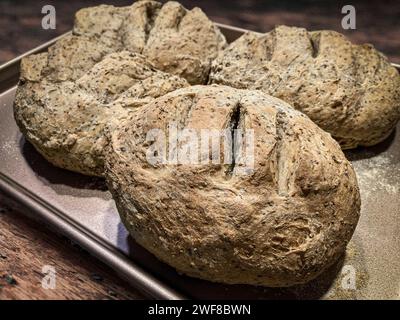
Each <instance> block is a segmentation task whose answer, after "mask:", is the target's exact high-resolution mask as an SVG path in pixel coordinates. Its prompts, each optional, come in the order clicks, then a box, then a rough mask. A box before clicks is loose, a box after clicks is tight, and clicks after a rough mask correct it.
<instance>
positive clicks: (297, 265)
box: [105, 85, 360, 286]
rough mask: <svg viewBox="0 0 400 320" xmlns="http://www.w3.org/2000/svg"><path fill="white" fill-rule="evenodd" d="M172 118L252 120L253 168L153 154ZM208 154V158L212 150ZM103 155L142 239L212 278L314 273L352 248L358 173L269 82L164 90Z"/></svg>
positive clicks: (286, 279)
mask: <svg viewBox="0 0 400 320" xmlns="http://www.w3.org/2000/svg"><path fill="white" fill-rule="evenodd" d="M171 122H174V123H177V125H178V127H179V128H180V129H182V128H191V129H194V130H199V129H216V130H223V129H228V130H234V128H239V129H242V130H244V131H246V130H250V129H252V130H254V146H255V147H254V170H253V171H250V172H248V174H243V173H242V174H237V172H240V170H239V169H240V168H239V167H238V166H239V164H235V165H233V166H232V165H224V164H215V163H208V164H197V165H196V164H193V165H188V164H185V165H173V164H166V163H154V162H153V163H152V162H148V161H147V154H148V152H149V148H150V147H151V145H152V142H149V141H148V140H147V138H146V137H147V134H148V132H149V131H150V130H151V129H161V130H167V127H168V125H169V124H170V123H171ZM166 132H167V131H166ZM167 139H169V138H167ZM167 141H169V140H167ZM153 143H155V141H153ZM221 149H223V148H221ZM153 151H154V150H153ZM153 151H152V152H153ZM167 153H168V150H167ZM199 154H200V157H201V158H200V159H208V158H209V150H208V149H204V148H202V149H201V151H199ZM221 157H222V155H221ZM105 163H106V164H105V168H106V179H107V183H108V186H109V189H110V190H111V192H112V194H113V196H114V199H115V200H116V203H117V207H118V210H119V212H120V215H121V218H122V221H123V223H124V224H125V226H126V227H127V229H128V230H129V231H130V233H131V235H132V236H133V237H134V238H135V240H136V241H137V242H138V243H139V244H141V245H142V246H143V247H145V248H146V249H147V250H149V251H150V252H152V253H153V254H154V255H155V256H157V257H158V258H159V259H160V260H162V261H164V262H166V263H168V264H169V265H171V266H173V267H175V268H176V269H177V270H178V271H179V272H182V273H185V274H187V275H190V276H193V277H198V278H202V279H206V280H210V281H216V282H224V283H230V284H234V283H245V284H254V285H264V286H290V285H294V284H299V283H305V282H307V281H309V280H311V279H313V278H315V277H316V276H317V275H319V274H320V273H321V272H323V271H324V270H325V269H326V268H328V267H329V266H330V265H331V264H332V263H334V262H335V261H336V260H337V259H338V258H339V257H340V255H342V254H343V253H344V250H345V247H346V244H347V243H348V241H349V239H350V238H351V236H352V233H353V231H354V229H355V226H356V224H357V221H358V217H359V212H360V195H359V189H358V185H357V180H356V176H355V173H354V171H353V168H352V166H351V164H350V163H349V162H348V161H347V160H346V158H345V156H344V154H343V152H342V151H341V149H340V146H339V144H338V143H337V142H336V141H335V140H334V139H332V138H331V136H330V135H329V134H328V133H326V132H324V131H323V130H322V129H320V128H319V127H318V126H317V125H316V124H314V123H313V122H312V121H311V120H310V119H309V118H308V117H307V116H305V115H304V114H302V113H300V112H298V111H296V110H294V109H293V108H291V107H290V106H289V105H288V104H286V103H285V102H283V101H281V100H279V99H277V98H273V97H271V96H268V95H266V94H264V93H262V92H261V91H251V90H239V89H234V88H231V87H227V86H217V85H211V86H192V87H188V88H183V89H179V90H176V91H174V92H171V93H169V94H167V95H165V96H163V97H160V98H158V99H156V100H154V101H153V102H151V103H150V104H148V105H147V106H146V108H142V109H139V110H138V112H135V113H133V114H131V115H130V117H129V118H128V119H126V120H125V121H124V122H123V123H122V124H121V125H120V127H119V129H118V130H117V131H114V132H113V134H112V136H111V139H110V144H109V145H108V146H107V148H106V161H105Z"/></svg>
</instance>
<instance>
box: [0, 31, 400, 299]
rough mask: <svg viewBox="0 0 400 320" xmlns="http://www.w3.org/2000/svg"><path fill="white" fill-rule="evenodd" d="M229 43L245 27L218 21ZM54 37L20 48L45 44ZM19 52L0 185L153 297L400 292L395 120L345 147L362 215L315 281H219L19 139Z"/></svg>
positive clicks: (7, 101)
mask: <svg viewBox="0 0 400 320" xmlns="http://www.w3.org/2000/svg"><path fill="white" fill-rule="evenodd" d="M219 26H220V28H221V29H222V32H223V33H224V34H225V36H226V37H227V39H228V41H233V40H234V39H236V38H237V37H238V36H240V35H241V34H242V33H243V32H245V31H246V30H243V29H239V28H235V27H230V26H226V25H219ZM56 40H57V39H54V40H52V41H50V42H48V43H45V44H43V45H42V46H40V47H38V48H36V49H34V50H32V51H30V52H28V53H26V54H24V55H23V56H25V55H27V54H31V53H34V52H39V51H42V50H45V49H46V48H47V47H48V46H49V45H51V44H52V43H54V42H55V41H56ZM21 58H22V56H20V57H18V58H16V59H14V60H12V61H10V62H9V63H6V64H5V65H3V66H1V67H0V112H1V117H0V190H1V191H2V192H3V193H5V194H6V195H8V198H9V199H13V200H14V202H15V200H16V201H17V202H18V203H19V204H20V205H23V206H24V207H25V210H23V212H24V213H26V214H27V215H29V216H32V217H34V218H37V219H40V220H42V221H44V222H45V223H47V224H48V225H49V227H50V228H52V229H54V230H56V231H57V232H60V233H62V234H63V235H65V236H67V237H69V238H70V239H71V240H72V241H74V242H76V243H78V244H79V245H81V246H82V247H83V248H85V249H86V250H88V251H89V252H90V253H92V254H93V255H95V256H96V257H98V258H99V259H100V260H102V261H103V262H105V263H106V264H108V265H109V266H111V267H112V268H113V269H115V270H116V271H117V272H118V273H119V274H120V275H121V276H122V277H124V278H125V279H126V280H127V281H129V282H130V283H131V284H132V285H133V286H134V287H136V288H137V289H139V290H140V291H141V292H143V293H144V294H145V295H146V296H148V297H152V298H157V299H183V298H189V299H191V298H193V299H226V298H228V299H398V298H400V220H399V216H400V197H399V195H400V133H399V132H400V125H399V126H398V128H397V130H396V131H395V132H393V133H392V134H391V136H390V137H389V138H388V139H387V140H385V141H384V142H382V143H380V144H379V145H377V146H375V147H372V148H359V149H356V150H353V151H350V152H346V155H347V156H348V158H349V159H350V160H351V161H352V163H353V165H354V168H355V170H356V172H357V176H358V180H359V184H360V189H361V196H362V210H361V218H360V221H359V224H358V226H357V229H356V232H355V234H354V236H353V238H352V240H351V242H350V243H349V246H348V248H347V251H346V254H345V256H344V257H343V258H342V259H340V261H339V262H338V263H337V264H335V265H334V266H333V267H332V268H330V270H328V271H327V272H325V273H324V274H322V275H321V276H320V277H318V278H317V279H316V280H314V281H312V282H310V283H308V284H306V285H302V286H295V287H291V288H262V287H255V286H246V285H222V284H216V283H212V282H208V281H203V280H199V279H194V278H190V277H187V276H184V275H180V274H178V273H177V272H176V271H175V270H174V269H172V268H171V267H169V266H167V265H165V264H164V263H162V262H160V261H158V260H157V259H156V258H155V257H154V256H152V255H151V254H150V253H149V252H147V251H146V250H145V249H143V248H142V247H140V246H139V245H138V244H136V243H135V242H134V241H133V239H132V238H131V237H130V236H129V235H128V233H127V231H126V229H125V228H124V226H123V225H122V224H121V222H120V219H119V216H118V213H117V210H116V207H115V204H114V201H113V200H112V198H111V195H110V193H109V192H108V191H107V189H106V187H105V184H104V181H102V180H101V179H97V178H90V177H86V176H83V175H79V174H76V173H72V172H68V171H65V170H62V169H58V168H55V167H53V166H52V165H50V164H49V163H47V162H46V161H45V160H44V159H43V158H42V157H41V156H40V155H39V154H38V153H37V152H36V151H35V149H34V148H33V147H32V146H31V145H30V144H29V143H27V142H26V141H25V139H24V138H23V136H22V135H21V133H20V132H19V130H18V128H17V126H16V124H15V121H14V118H13V107H12V105H13V100H14V94H15V89H16V84H17V81H18V74H19V62H20V60H21Z"/></svg>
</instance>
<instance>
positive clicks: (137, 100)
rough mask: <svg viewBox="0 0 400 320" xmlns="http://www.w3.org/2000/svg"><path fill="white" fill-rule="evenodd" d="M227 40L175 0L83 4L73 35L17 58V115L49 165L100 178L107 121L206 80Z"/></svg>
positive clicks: (197, 13) (199, 13)
mask: <svg viewBox="0 0 400 320" xmlns="http://www.w3.org/2000/svg"><path fill="white" fill-rule="evenodd" d="M225 43H226V42H225V39H224V37H223V36H222V34H221V33H220V31H219V30H218V28H217V27H216V26H215V25H214V24H213V23H212V22H211V21H210V20H209V19H208V18H207V17H206V15H205V14H204V13H203V12H202V11H201V10H200V9H198V8H195V9H193V10H190V11H189V10H186V9H185V8H184V7H183V6H181V5H180V4H178V3H177V2H168V3H166V4H164V5H162V4H161V3H159V2H155V1H148V0H145V1H138V2H135V3H134V4H133V5H132V6H129V7H114V6H109V5H101V6H97V7H91V8H85V9H81V10H79V11H78V12H77V13H76V16H75V24H74V29H73V33H72V35H69V36H66V37H64V38H62V39H61V40H59V41H58V42H57V43H56V44H54V45H53V46H51V47H50V48H49V49H48V52H46V53H40V54H37V55H31V56H29V57H26V58H24V59H23V60H22V64H21V76H20V83H19V86H18V89H17V96H16V100H15V104H14V114H15V119H16V121H17V124H18V125H19V127H20V129H21V131H22V132H23V133H24V136H25V137H26V138H27V140H29V141H30V142H31V143H32V144H33V145H34V146H35V148H36V149H37V150H38V151H39V152H40V153H41V154H42V155H43V156H44V157H45V158H46V159H47V160H48V161H50V162H51V163H53V164H54V165H56V166H58V167H61V168H65V169H68V170H72V171H77V172H80V173H83V174H87V175H95V176H101V175H102V174H103V156H102V153H103V148H104V145H105V143H106V139H105V134H104V132H105V130H106V128H107V127H108V126H109V124H110V123H114V122H118V119H120V118H123V117H125V114H126V112H128V111H129V110H130V109H133V108H136V107H139V106H141V105H144V104H146V103H148V102H149V101H151V99H152V98H156V97H159V96H161V95H163V94H165V93H167V92H170V91H173V90H175V89H177V88H182V87H185V86H187V85H189V82H190V83H204V82H206V80H207V76H208V73H209V70H210V66H211V61H212V59H214V58H215V57H216V56H217V54H218V51H220V50H222V49H223V47H224V46H225ZM142 53H143V54H145V55H146V56H143V55H141V54H142ZM156 67H157V68H158V69H156ZM164 71H165V72H168V73H164ZM108 129H110V128H108Z"/></svg>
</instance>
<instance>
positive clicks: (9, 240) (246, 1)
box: [0, 0, 400, 299]
mask: <svg viewBox="0 0 400 320" xmlns="http://www.w3.org/2000/svg"><path fill="white" fill-rule="evenodd" d="M131 2H132V1H130V0H129V1H121V0H116V1H84V0H75V1H48V0H46V1H41V0H39V1H28V0H22V1H18V2H16V1H12V0H8V1H7V0H3V1H1V2H0V63H3V62H6V61H8V60H10V59H12V58H13V57H15V56H17V55H19V54H21V53H23V52H25V51H27V50H29V49H32V48H34V47H36V46H37V45H39V44H41V43H43V42H44V41H46V40H50V39H51V38H53V37H55V36H57V35H59V34H62V33H64V32H66V31H67V30H69V29H71V26H72V23H73V14H74V12H75V11H76V10H78V9H79V8H82V7H86V6H90V5H96V4H99V3H110V4H115V5H128V4H130V3H131ZM181 2H182V3H183V4H184V5H185V6H186V7H188V8H191V7H193V6H200V7H202V8H203V10H204V11H205V12H206V13H207V14H208V15H209V16H210V17H211V19H213V20H215V21H218V22H222V23H226V24H231V25H236V26H240V27H243V28H248V29H252V30H257V31H268V30H270V29H271V28H272V27H273V26H274V25H276V24H287V25H295V26H301V27H305V28H308V29H311V30H316V29H334V30H337V31H340V32H342V33H345V34H346V35H347V36H348V37H349V38H351V39H352V40H353V41H354V42H356V43H364V42H370V43H373V44H374V45H375V46H376V47H377V48H378V49H379V50H381V51H382V52H384V53H385V54H386V55H387V56H388V57H389V59H390V60H391V61H392V62H396V63H400V19H399V17H400V1H394V0H393V1H392V0H391V1H351V4H353V5H354V6H355V8H356V12H357V25H356V30H342V28H341V18H342V16H343V15H342V14H341V8H342V6H343V5H344V4H346V2H340V1H322V0H313V1H312V0H297V1H287V0H286V1H277V0H269V1H254V0H253V1H252V0H238V1H229V0H223V1H215V0H206V1H189V0H185V1H181ZM45 4H52V5H54V6H55V8H56V12H57V29H56V30H50V31H49V30H43V29H42V28H41V18H42V14H41V8H42V6H43V5H45ZM20 211H21V210H13V209H10V208H9V207H7V206H6V205H5V201H4V195H2V194H0V299H140V298H143V296H142V295H141V294H140V293H138V292H137V291H136V290H135V289H133V288H132V287H130V286H129V285H128V284H127V283H126V282H125V281H123V280H121V279H120V278H119V277H118V276H117V275H116V274H115V273H114V271H113V270H111V269H110V268H108V267H107V266H105V265H104V264H103V263H101V262H99V261H98V260H97V259H95V258H94V257H92V256H90V255H89V254H88V253H87V252H85V251H83V250H82V249H80V248H79V247H78V246H76V245H72V244H71V242H70V241H69V240H68V239H66V238H63V237H61V236H59V235H57V234H55V233H53V232H52V231H51V230H48V229H47V228H46V227H45V226H43V225H41V224H40V223H38V222H34V221H31V220H29V219H27V218H26V217H25V216H24V215H22V214H21V213H20ZM44 266H52V267H54V268H55V270H56V288H55V289H44V288H43V287H42V280H43V277H44V276H45V274H43V272H42V271H43V270H42V268H43V267H44Z"/></svg>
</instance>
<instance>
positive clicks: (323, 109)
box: [210, 26, 400, 149]
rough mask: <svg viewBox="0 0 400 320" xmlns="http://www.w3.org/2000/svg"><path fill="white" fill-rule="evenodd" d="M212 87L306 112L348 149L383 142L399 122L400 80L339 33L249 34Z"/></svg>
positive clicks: (224, 61) (224, 56)
mask: <svg viewBox="0 0 400 320" xmlns="http://www.w3.org/2000/svg"><path fill="white" fill-rule="evenodd" d="M210 83H217V84H224V85H230V86H233V87H236V88H245V89H259V90H262V91H263V92H265V93H267V94H270V95H272V96H274V97H278V98H280V99H282V100H284V101H286V102H288V103H289V104H291V105H292V106H293V107H294V108H296V109H298V110H300V111H302V112H304V113H305V114H306V115H308V116H309V117H310V118H311V119H312V120H313V121H314V122H315V123H317V124H318V125H319V126H320V127H321V128H322V129H324V130H326V131H328V132H329V133H331V134H332V136H333V137H334V138H335V139H336V140H337V141H338V142H339V143H340V145H341V146H342V148H344V149H348V148H355V147H357V146H371V145H374V144H376V143H378V142H380V141H382V140H384V139H385V138H386V137H387V136H388V135H389V134H390V133H391V131H392V130H393V129H394V128H395V126H396V123H397V121H398V120H399V119H400V75H399V73H398V71H397V70H396V69H395V68H394V67H393V66H391V65H390V63H389V61H388V60H387V59H386V57H384V56H383V55H382V54H381V53H379V52H378V51H376V50H375V49H374V48H373V46H372V45H354V44H352V43H351V42H350V41H349V40H348V39H346V38H345V37H344V36H343V35H342V34H340V33H337V32H334V31H314V32H307V30H305V29H303V28H297V27H286V26H279V27H276V28H275V29H274V30H272V31H271V32H268V33H266V34H259V33H254V32H249V33H246V34H244V35H243V36H241V37H240V38H239V39H237V40H236V41H235V42H233V43H231V44H230V45H229V47H228V48H226V49H225V51H224V52H222V53H221V54H220V56H219V58H218V59H216V60H215V61H214V63H213V66H212V71H211V74H210Z"/></svg>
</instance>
